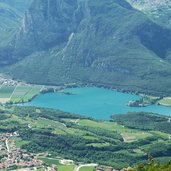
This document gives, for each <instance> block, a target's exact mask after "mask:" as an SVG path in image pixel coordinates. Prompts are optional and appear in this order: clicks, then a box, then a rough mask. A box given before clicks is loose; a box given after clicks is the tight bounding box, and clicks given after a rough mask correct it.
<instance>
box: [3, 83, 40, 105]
mask: <svg viewBox="0 0 171 171" xmlns="http://www.w3.org/2000/svg"><path fill="white" fill-rule="evenodd" d="M42 89H43V86H37V85H17V86H1V87H0V103H6V102H12V103H19V102H27V101H29V100H30V99H32V98H33V97H34V96H36V95H38V94H39V93H40V91H41V90H42Z"/></svg>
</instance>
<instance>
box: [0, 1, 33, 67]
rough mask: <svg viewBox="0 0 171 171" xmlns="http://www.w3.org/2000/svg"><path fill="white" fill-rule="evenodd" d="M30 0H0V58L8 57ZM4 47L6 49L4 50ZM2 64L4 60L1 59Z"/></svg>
mask: <svg viewBox="0 0 171 171" xmlns="http://www.w3.org/2000/svg"><path fill="white" fill-rule="evenodd" d="M31 3H32V0H24V1H23V0H0V20H1V22H0V39H1V42H0V47H1V48H0V52H1V54H2V58H6V59H9V56H10V53H9V51H10V49H11V48H12V45H13V41H12V40H13V39H14V38H15V35H16V34H17V32H18V28H19V27H20V25H21V24H22V20H23V17H24V13H25V10H26V9H28V8H29V6H30V5H31ZM4 49H6V50H5V51H7V52H8V53H7V52H4ZM2 63H3V64H6V62H5V63H4V61H2Z"/></svg>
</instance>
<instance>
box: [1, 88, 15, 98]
mask: <svg viewBox="0 0 171 171" xmlns="http://www.w3.org/2000/svg"><path fill="white" fill-rule="evenodd" d="M14 89H15V87H14V86H2V87H1V88H0V98H10V96H11V94H12V93H13V91H14Z"/></svg>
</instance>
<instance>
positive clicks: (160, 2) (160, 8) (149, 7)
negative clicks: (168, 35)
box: [127, 0, 171, 28]
mask: <svg viewBox="0 0 171 171" xmlns="http://www.w3.org/2000/svg"><path fill="white" fill-rule="evenodd" d="M127 1H128V2H129V3H130V4H131V5H133V7H134V8H136V9H138V10H140V11H142V12H144V13H145V14H147V15H148V16H149V17H150V18H151V19H153V20H154V21H156V22H158V23H159V24H162V25H165V26H167V27H169V28H171V19H170V18H171V10H170V7H171V1H170V0H153V1H150V0H127Z"/></svg>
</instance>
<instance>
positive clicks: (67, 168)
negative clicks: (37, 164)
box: [38, 157, 91, 171]
mask: <svg viewBox="0 0 171 171" xmlns="http://www.w3.org/2000/svg"><path fill="white" fill-rule="evenodd" d="M38 159H39V160H42V161H43V162H44V163H45V164H47V165H50V166H51V165H52V164H56V165H57V166H58V171H73V170H74V168H75V165H63V164H61V163H60V162H59V160H58V159H52V158H47V157H39V158H38ZM87 171H88V170H87ZM90 171H91V170H90Z"/></svg>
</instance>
